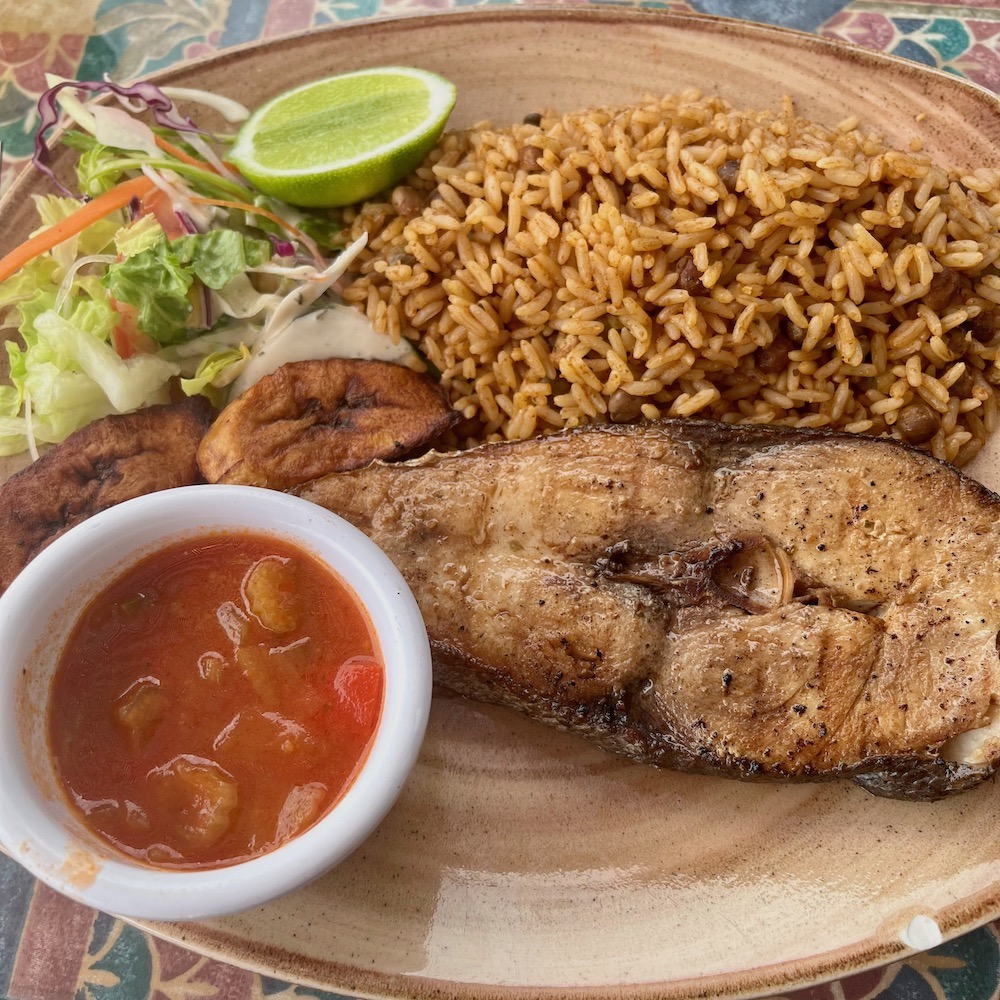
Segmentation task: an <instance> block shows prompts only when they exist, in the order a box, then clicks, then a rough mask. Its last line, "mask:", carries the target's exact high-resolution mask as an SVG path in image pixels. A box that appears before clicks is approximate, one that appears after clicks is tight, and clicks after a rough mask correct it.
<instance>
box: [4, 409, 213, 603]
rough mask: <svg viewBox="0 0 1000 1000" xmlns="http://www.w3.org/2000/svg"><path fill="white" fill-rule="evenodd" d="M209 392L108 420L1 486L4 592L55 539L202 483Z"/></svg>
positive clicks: (209, 417)
mask: <svg viewBox="0 0 1000 1000" xmlns="http://www.w3.org/2000/svg"><path fill="white" fill-rule="evenodd" d="M211 420H212V407H211V405H210V404H209V402H208V400H206V399H205V398H204V397H201V396H199V397H196V398H193V399H188V400H185V401H184V402H182V403H171V404H168V405H165V406H151V407H148V408H147V409H143V410H137V411H136V412H135V413H126V414H123V415H120V416H119V415H115V416H110V417H103V418H102V419H100V420H95V421H94V422H93V423H92V424H88V425H87V426H86V427H84V428H82V429H81V430H78V431H76V432H75V433H74V434H71V435H70V436H69V437H68V438H66V440H65V441H63V442H62V444H59V445H56V446H55V447H54V448H51V449H50V450H49V451H47V452H46V453H45V454H44V455H43V456H42V457H41V458H40V459H38V461H37V462H35V463H33V464H32V465H29V466H28V467H27V468H26V469H22V470H21V471H20V472H18V473H17V474H16V475H13V476H11V478H10V479H8V480H7V481H6V482H5V483H4V484H3V485H2V486H0V593H2V592H3V591H4V590H6V589H7V588H8V587H9V586H10V584H11V581H13V579H14V577H15V576H17V574H18V573H20V572H21V570H22V569H24V567H25V566H26V565H27V564H28V563H29V562H30V561H31V560H32V559H33V558H34V557H35V556H36V555H37V554H38V553H39V552H40V551H41V550H42V549H43V548H45V546H46V545H48V544H49V542H51V541H52V540H53V539H54V538H57V537H58V536H59V535H61V534H62V533H63V532H64V531H66V530H67V529H68V528H71V527H73V525H74V524H78V523H79V522H80V521H85V520H86V519H87V518H88V517H90V516H91V515H93V514H96V513H97V512H98V511H102V510H104V509H105V508H107V507H113V506H114V505H115V504H119V503H122V502H123V501H124V500H131V499H132V498H133V497H137V496H142V495H144V494H146V493H155V492H156V491H157V490H166V489H170V488H171V487H174V486H190V485H191V484H192V483H197V482H199V481H200V477H199V475H198V465H197V461H196V459H195V454H196V452H197V448H198V442H199V441H200V440H201V437H202V435H203V434H204V433H205V431H206V429H207V428H208V426H209V424H210V423H211Z"/></svg>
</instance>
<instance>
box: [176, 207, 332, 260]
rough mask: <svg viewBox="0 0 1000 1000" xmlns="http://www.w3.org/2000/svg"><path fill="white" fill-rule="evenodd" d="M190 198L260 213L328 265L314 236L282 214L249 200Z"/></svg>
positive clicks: (240, 210) (252, 213)
mask: <svg viewBox="0 0 1000 1000" xmlns="http://www.w3.org/2000/svg"><path fill="white" fill-rule="evenodd" d="M189 200H190V201H192V202H194V204H196V205H217V206H218V207H219V208H234V209H236V210H237V211H239V212H250V214H251V215H259V216H261V217H263V218H265V219H270V220H271V221H272V222H273V223H275V225H278V226H281V228H282V229H284V230H285V231H286V232H288V233H290V234H291V235H292V236H294V237H295V238H296V239H297V240H298V241H299V242H300V243H301V244H302V245H303V246H304V247H306V249H308V251H309V252H310V253H311V254H312V255H313V257H315V258H316V263H317V264H320V265H321V266H323V267H325V266H326V261H325V260H324V259H323V255H322V254H321V253H320V252H319V247H318V246H316V243H315V241H314V240H313V239H312V237H310V236H307V235H306V234H305V233H304V232H302V230H301V229H299V228H297V227H296V226H293V225H292V224H291V223H290V222H287V221H285V220H284V219H283V218H282V217H281V216H280V215H275V214H274V212H269V211H268V210H267V209H266V208H261V207H260V206H259V205H251V204H250V203H249V202H248V201H222V200H220V199H219V198H200V197H192V198H190V199H189Z"/></svg>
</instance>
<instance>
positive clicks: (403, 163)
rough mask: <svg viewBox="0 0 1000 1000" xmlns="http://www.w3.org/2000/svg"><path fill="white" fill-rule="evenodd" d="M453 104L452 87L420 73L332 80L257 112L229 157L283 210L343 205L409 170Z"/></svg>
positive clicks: (388, 70)
mask: <svg viewBox="0 0 1000 1000" xmlns="http://www.w3.org/2000/svg"><path fill="white" fill-rule="evenodd" d="M454 105H455V87H454V85H453V84H451V83H449V82H448V81H447V80H445V79H444V78H443V77H440V76H438V75H437V74H435V73H428V72H427V71H426V70H422V69H413V68H412V67H409V66H384V67H379V68H377V69H363V70H359V71H357V72H355V73H344V74H343V75H341V76H331V77H328V78H326V79H325V80H317V81H316V82H314V83H307V84H303V85H302V86H301V87H296V88H295V89H294V90H289V91H286V92H285V93H283V94H279V95H278V96H277V97H275V98H273V99H272V100H270V101H268V102H267V104H265V105H263V106H262V107H260V108H258V109H257V111H255V112H254V113H253V114H252V115H251V116H250V117H249V118H248V119H247V120H246V122H245V123H244V124H243V126H242V127H241V128H240V130H239V132H238V133H237V136H236V141H235V143H234V145H233V148H232V151H231V152H230V159H231V160H232V162H233V163H234V164H235V165H236V166H237V167H238V168H239V170H240V172H241V173H242V174H243V176H244V177H246V179H247V180H248V181H250V182H251V183H252V184H254V185H255V186H256V187H258V188H259V189H260V190H261V191H263V192H264V193H265V194H269V195H271V196H272V197H275V198H280V199H281V200H282V201H285V202H288V204H290V205H302V206H306V207H313V208H318V207H332V206H335V205H350V204H352V203H353V202H357V201H362V200H364V199H365V198H370V197H371V196H372V195H373V194H377V193H378V192H379V191H382V190H384V189H385V188H387V187H389V186H390V185H391V184H393V183H395V182H396V181H399V180H401V179H402V178H403V177H405V176H406V175H407V174H408V173H409V172H410V171H411V170H413V169H414V167H416V166H417V165H418V164H419V163H420V162H421V161H422V160H423V159H424V157H425V156H426V155H427V153H428V152H429V151H430V149H431V147H432V146H433V145H434V143H435V142H437V140H438V138H439V137H440V135H441V133H442V131H443V130H444V125H445V122H446V121H447V120H448V115H449V114H450V113H451V109H452V108H453V107H454Z"/></svg>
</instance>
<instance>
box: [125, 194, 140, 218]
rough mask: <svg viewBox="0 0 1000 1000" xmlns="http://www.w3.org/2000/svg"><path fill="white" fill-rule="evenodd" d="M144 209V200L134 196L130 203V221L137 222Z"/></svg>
mask: <svg viewBox="0 0 1000 1000" xmlns="http://www.w3.org/2000/svg"><path fill="white" fill-rule="evenodd" d="M141 210H142V202H141V201H139V199H138V198H133V199H132V200H131V201H130V202H129V203H128V217H129V221H131V222H135V220H136V219H137V218H138V217H139V212H140V211H141Z"/></svg>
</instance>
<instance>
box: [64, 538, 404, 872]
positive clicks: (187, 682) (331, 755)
mask: <svg viewBox="0 0 1000 1000" xmlns="http://www.w3.org/2000/svg"><path fill="white" fill-rule="evenodd" d="M383 689H384V668H383V666H382V662H381V659H380V651H379V650H378V647H377V642H376V640H375V638H374V636H373V633H372V629H371V625H370V622H369V620H368V616H367V613H366V612H365V611H364V609H363V608H362V607H361V606H360V605H359V603H358V601H357V599H356V598H355V597H354V595H353V594H352V593H351V592H350V591H349V590H348V589H347V588H346V587H345V586H344V584H343V583H341V581H340V580H339V579H338V578H337V577H336V576H335V575H334V574H333V573H331V572H330V571H329V570H328V569H327V568H326V567H325V566H324V565H323V564H322V563H320V562H319V561H318V560H317V559H316V558H314V557H313V556H311V555H310V554H308V553H306V552H304V551H302V550H300V549H298V548H297V547H295V546H294V545H292V544H290V543H288V542H286V541H284V540H282V539H278V538H274V537H271V536H268V535H264V534H253V533H233V534H207V535H205V536H203V537H200V538H196V539H193V540H188V541H184V542H180V543H176V544H173V545H170V546H167V547H165V548H163V549H161V550H159V551H158V552H155V553H153V554H152V555H150V556H148V557H146V558H144V559H143V560H142V561H140V562H139V563H138V564H137V565H135V566H134V567H132V568H131V569H129V570H128V571H126V572H125V573H124V574H123V575H121V576H120V577H118V578H117V579H115V580H114V581H113V582H112V583H111V584H110V585H109V586H108V587H106V588H105V589H104V590H103V591H102V592H101V593H100V594H99V595H98V596H97V597H96V598H95V599H94V600H93V601H92V602H91V603H90V604H89V605H88V606H87V608H86V609H85V610H84V612H83V614H82V615H81V617H80V619H79V621H78V622H77V623H76V625H75V627H74V629H73V632H72V634H71V636H70V639H69V642H68V643H67V645H66V648H65V649H64V651H63V653H62V656H61V659H60V661H59V665H58V667H57V670H56V673H55V677H54V679H53V682H52V692H51V698H50V702H49V715H48V729H49V742H50V746H51V749H52V753H53V758H54V760H55V764H56V769H57V771H58V773H59V776H60V778H61V780H62V782H63V785H64V790H65V792H66V795H67V797H68V799H69V801H70V803H71V804H72V805H73V806H74V807H75V808H76V809H77V810H78V812H79V814H80V815H81V818H82V820H83V822H84V824H85V825H86V826H87V827H88V828H89V829H90V830H91V831H92V832H93V833H95V834H96V835H98V836H99V837H101V838H103V839H104V840H106V841H108V842H110V843H111V844H113V845H114V846H115V847H117V848H118V849H119V850H121V851H123V852H124V853H125V854H127V855H129V856H130V857H132V858H134V859H137V860H140V861H143V862H147V863H149V864H153V865H157V866H160V867H176V868H211V867H219V866H222V865H227V864H232V863H235V862H237V861H241V860H245V859H247V858H250V857H254V856H256V855H259V854H263V853H264V852H266V851H269V850H272V849H273V848H275V847H277V846H278V845H279V844H281V843H283V842H284V841H286V840H288V839H289V838H291V837H294V836H296V835H297V834H299V833H301V832H302V831H304V830H306V829H308V828H309V827H310V826H312V824H313V823H315V822H316V821H317V820H318V819H320V818H321V817H322V816H323V815H325V814H326V813H327V812H328V811H329V810H330V808H331V807H332V806H333V805H334V804H335V803H336V802H337V800H338V799H339V798H340V797H341V796H342V795H343V794H344V792H345V791H346V790H347V789H348V787H349V786H350V784H351V781H352V780H353V778H354V776H355V775H356V774H357V772H358V770H359V768H360V766H361V764H362V763H363V762H364V759H365V757H366V755H367V753H368V750H369V747H370V745H371V742H372V739H373V737H374V733H375V729H376V727H377V725H378V720H379V716H380V714H381V709H382V697H383Z"/></svg>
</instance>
